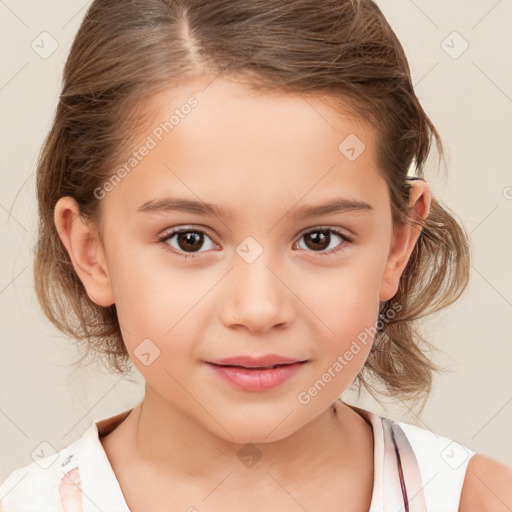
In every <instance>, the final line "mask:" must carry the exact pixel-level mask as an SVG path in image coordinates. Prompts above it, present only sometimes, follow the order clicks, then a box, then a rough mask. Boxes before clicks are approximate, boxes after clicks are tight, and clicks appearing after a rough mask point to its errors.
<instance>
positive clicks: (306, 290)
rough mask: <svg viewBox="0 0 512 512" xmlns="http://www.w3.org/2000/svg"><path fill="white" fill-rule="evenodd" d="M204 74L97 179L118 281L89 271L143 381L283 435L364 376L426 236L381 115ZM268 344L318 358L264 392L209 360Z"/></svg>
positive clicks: (163, 101) (187, 408)
mask: <svg viewBox="0 0 512 512" xmlns="http://www.w3.org/2000/svg"><path fill="white" fill-rule="evenodd" d="M205 86H206V83H202V84H200V85H196V86H188V87H182V88H179V89H175V88H173V89H172V90H171V91H169V93H166V94H162V95H160V96H159V97H157V98H155V99H153V100H152V101H151V104H150V105H148V108H149V107H151V108H152V109H155V110H154V112H157V114H156V115H155V117H154V121H153V123H152V124H151V125H150V126H149V128H148V131H147V133H146V134H145V135H144V136H143V137H142V138H141V139H140V141H139V143H137V145H136V146H134V148H133V149H134V151H135V152H136V153H135V154H134V155H127V157H126V161H127V165H126V167H125V170H124V172H123V171H120V172H118V173H117V174H118V177H120V178H121V179H120V181H119V180H117V181H112V183H114V185H112V183H111V184H106V185H105V186H104V187H103V188H102V189H101V191H100V190H97V191H96V195H97V196H98V197H102V199H101V203H102V204H101V207H102V209H103V214H104V231H103V240H104V245H103V246H102V245H101V244H100V245H99V249H100V251H99V253H98V254H99V261H100V264H101V265H102V266H103V268H104V269H105V276H106V277H105V281H101V282H100V281H99V280H96V281H94V278H92V277H84V283H85V284H86V288H87V289H88V292H89V294H90V296H91V297H92V298H94V297H95V296H96V297H97V299H96V300H97V302H101V303H102V305H109V304H112V302H115V305H116V310H117V313H118V316H119V321H120V324H121V326H122V332H123V337H124V341H125V343H126V347H127V349H128V352H129V353H130V356H131V358H132V360H133V363H134V364H135V366H136V367H137V369H138V370H139V371H140V373H141V374H142V375H143V377H144V378H145V380H146V382H147V388H146V392H147V393H150V394H153V396H155V397H158V400H159V401H160V402H162V403H163V404H165V406H166V407H169V408H172V410H174V411H178V412H179V413H180V414H183V415H185V416H186V417H188V418H192V419H193V420H195V421H197V422H199V424H201V425H203V426H204V427H205V428H206V429H208V430H209V431H211V432H213V433H215V434H216V435H218V436H220V437H223V438H226V439H229V440H231V441H235V442H249V441H252V442H258V441H260V442H268V441H274V440H278V439H281V438H284V437H286V436H288V435H290V434H291V433H293V432H294V431H296V430H298V429H299V428H300V427H302V426H304V425H305V424H306V423H308V422H309V421H311V420H312V419H314V418H316V417H317V416H319V415H320V414H321V413H322V412H325V411H326V410H327V409H328V407H329V405H330V404H331V403H332V402H333V401H334V400H335V399H336V398H337V397H338V396H339V395H340V394H341V393H343V391H345V390H346V389H347V387H348V386H349V384H350V383H351V382H352V381H353V380H354V378H355V377H356V375H357V374H358V372H359V371H360V369H361V368H362V366H363V364H364V362H365V360H366V358H367V356H368V353H369V351H370V348H371V342H372V338H373V333H374V329H373V328H374V326H375V324H376V322H377V320H378V310H379V303H380V301H385V300H388V299H390V298H391V297H392V296H393V295H394V294H395V292H396V290H397V285H398V279H399V277H400V274H401V272H402V271H403V269H404V267H405V264H406V263H407V259H408V257H409V255H410V252H411V251H412V249H413V247H414V243H415V241H416V239H417V235H418V234H419V232H418V233H416V232H415V230H411V229H409V228H405V227H404V228H400V230H398V229H397V230H396V232H395V237H393V226H392V219H391V208H390V199H389V194H388V189H387V186H386V183H385V181H384V180H383V178H382V177H381V176H380V175H379V173H378V172H377V164H376V161H377V160H376V153H375V147H376V140H375V134H374V133H373V131H372V130H371V128H370V127H368V126H365V125H363V124H362V123H361V122H357V121H355V120H353V119H351V118H348V117H340V115H339V114H337V113H335V111H334V110H331V109H330V108H329V107H328V106H327V105H326V104H324V103H322V102H321V101H320V100H319V99H318V100H314V99H311V98H307V99H306V98H305V97H303V96H301V95H296V96H292V95H278V94H263V93H254V92H250V91H249V90H248V89H246V88H244V87H243V86H241V85H239V84H235V83H233V82H228V81H224V80H222V79H220V78H217V79H216V80H215V81H214V82H213V83H211V84H210V85H209V86H207V87H206V88H205V89H204V90H203V91H202V90H201V89H203V88H204V87H205ZM169 120H171V121H169ZM165 123H167V124H165ZM144 148H145V149H144ZM130 157H132V158H133V160H129V159H130ZM124 163H125V162H121V163H120V166H119V168H121V167H122V165H123V164H124ZM126 169H129V170H128V171H127V170H126ZM113 172H117V170H115V171H113ZM421 186H423V185H420V187H421ZM421 197H422V198H423V200H422V201H418V204H420V203H422V202H423V213H425V209H426V208H428V206H426V203H425V201H426V200H428V194H425V193H424V194H423V196H421ZM426 198H427V199H426ZM327 204H332V205H334V204H335V205H336V206H332V207H326V206H325V205H327ZM207 205H210V206H207ZM320 205H324V208H323V210H324V211H322V212H321V211H316V210H320V208H319V206H320ZM420 209H421V206H420ZM176 230H180V231H182V233H181V234H180V233H178V234H175V231H176ZM336 232H338V233H336ZM187 233H188V234H187ZM100 297H101V299H100ZM266 354H277V355H280V356H284V357H287V358H290V359H292V360H295V361H306V362H305V363H302V364H298V365H296V368H297V369H296V371H295V372H294V373H293V374H292V375H291V376H289V377H288V379H286V380H284V381H283V382H281V383H280V384H279V385H275V386H274V387H267V388H261V389H259V390H258V389H257V387H250V386H251V384H250V383H251V382H252V383H253V384H252V385H253V386H257V384H254V382H255V381H256V382H267V381H266V380H265V379H266V377H262V381H259V380H258V377H256V376H255V370H248V372H252V373H251V376H252V377H251V376H250V377H249V380H248V382H249V384H247V386H249V387H247V388H243V387H240V386H239V385H236V384H233V383H230V382H228V381H227V380H225V379H224V378H222V377H221V376H220V374H219V373H218V372H217V371H215V370H214V367H213V366H212V365H211V364H209V363H208V361H213V360H218V359H222V358H230V357H235V356H241V355H248V356H253V357H258V356H262V355H266ZM267 372H269V371H267ZM274 373H275V371H274ZM291 373H292V372H291ZM271 378H272V377H271Z"/></svg>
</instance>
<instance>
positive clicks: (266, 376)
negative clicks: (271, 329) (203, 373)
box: [205, 356, 307, 392]
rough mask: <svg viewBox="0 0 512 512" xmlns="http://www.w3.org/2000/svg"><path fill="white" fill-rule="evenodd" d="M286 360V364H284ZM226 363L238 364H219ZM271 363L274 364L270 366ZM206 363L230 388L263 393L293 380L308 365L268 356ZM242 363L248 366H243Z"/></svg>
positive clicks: (293, 360)
mask: <svg viewBox="0 0 512 512" xmlns="http://www.w3.org/2000/svg"><path fill="white" fill-rule="evenodd" d="M285 360H286V362H283V361H285ZM226 361H227V362H229V363H233V362H235V363H237V364H236V365H234V364H219V363H221V362H223V363H226ZM269 361H271V362H273V363H274V364H268V362H269ZM276 361H281V362H276ZM205 363H206V366H207V367H209V368H210V369H211V370H212V371H213V374H214V375H216V376H217V377H219V378H220V379H221V380H222V381H224V382H226V383H228V384H229V385H230V386H232V387H234V388H236V389H238V390H242V391H252V392H263V391H271V390H273V389H276V388H278V387H279V386H281V385H282V384H284V383H285V382H287V381H288V380H290V379H292V378H293V377H294V376H295V375H297V374H298V373H299V372H300V370H301V368H302V367H303V366H304V365H305V364H307V361H299V360H297V359H290V358H283V357H275V356H272V357H268V356H266V357H265V358H254V357H250V358H247V357H236V358H229V359H220V360H216V362H214V361H205ZM242 363H243V364H244V365H246V366H242ZM247 365H250V366H247Z"/></svg>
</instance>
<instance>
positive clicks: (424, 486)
mask: <svg viewBox="0 0 512 512" xmlns="http://www.w3.org/2000/svg"><path fill="white" fill-rule="evenodd" d="M398 424H399V426H400V427H401V429H402V431H403V432H404V433H405V435H406V437H407V441H408V442H409V444H410V446H411V448H412V450H413V452H414V455H415V459H416V463H417V465H418V468H419V471H420V474H421V485H420V486H421V490H422V493H423V495H424V498H425V503H426V509H427V510H432V511H436V512H437V511H441V510H442V511H445V512H447V511H450V512H454V511H457V510H458V506H459V503H460V497H461V491H462V486H463V482H464V479H465V475H466V471H467V468H468V465H469V463H470V461H471V460H472V459H473V457H474V456H475V455H476V452H475V451H473V450H471V449H470V448H468V447H466V446H464V445H463V444H461V443H458V442H457V441H454V440H452V439H449V438H447V437H444V436H441V435H439V434H437V433H436V432H433V431H431V430H429V429H427V428H421V427H418V426H416V425H411V424H408V423H403V422H398ZM468 512H471V511H468ZM479 512H482V511H479ZM508 512H510V511H508Z"/></svg>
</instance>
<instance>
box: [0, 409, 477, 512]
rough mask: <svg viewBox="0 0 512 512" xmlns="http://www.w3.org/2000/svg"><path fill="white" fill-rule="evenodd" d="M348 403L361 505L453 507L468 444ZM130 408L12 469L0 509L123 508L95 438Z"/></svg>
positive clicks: (82, 511)
mask: <svg viewBox="0 0 512 512" xmlns="http://www.w3.org/2000/svg"><path fill="white" fill-rule="evenodd" d="M346 405H349V404H346ZM349 407H351V408H352V409H353V410H354V411H356V412H357V413H358V414H360V415H361V416H362V417H363V418H364V419H365V420H366V421H367V422H368V423H369V424H370V425H371V427H372V430H373V439H374V484H373V491H372V498H371V505H370V510H369V512H457V511H458V505H459V501H460V494H461V490H462V484H463V482H464V476H465V473H466V467H467V464H468V462H469V459H470V458H471V457H472V456H473V455H475V452H474V451H472V450H470V449H469V448H466V447H464V446H462V445H460V444H458V443H456V442H454V441H451V440H450V439H447V438H445V437H441V436H438V435H437V434H435V433H433V432H430V431H429V430H426V429H422V428H420V427H416V426H414V425H409V424H406V423H402V422H395V421H393V420H390V419H389V418H385V417H382V416H378V415H376V414H374V413H372V412H370V411H367V410H364V409H360V408H358V407H355V406H352V405H349ZM131 410H132V409H129V410H127V411H124V412H122V413H119V414H117V415H115V416H111V417H108V418H103V419H96V420H94V421H93V424H92V425H91V426H90V427H89V429H88V430H87V431H86V432H85V433H84V434H83V436H82V437H81V438H80V439H78V440H77V441H75V442H74V443H72V444H70V445H69V446H68V447H66V448H63V449H62V450H60V451H59V452H58V453H57V454H53V455H50V456H47V457H44V458H41V459H40V460H38V461H37V462H32V463H31V464H29V465H27V466H24V467H21V468H19V469H16V470H14V471H13V472H12V473H11V474H10V475H9V476H8V477H7V479H6V480H4V482H3V483H2V484H1V485H0V512H98V511H99V510H101V511H102V512H130V509H129V508H128V505H127V504H126V501H125V499H124V496H123V493H122V491H121V488H120V486H119V482H118V480H117V478H116V476H115V473H114V471H113V469H112V466H111V465H110V462H109V460H108V458H107V455H106V453H105V450H104V449H103V445H102V444H101V442H100V439H99V437H100V436H104V435H107V434H108V433H109V432H110V431H112V430H113V429H114V428H116V427H117V426H118V425H119V423H121V422H122V421H123V420H124V419H125V418H126V416H128V414H129V413H130V411H131Z"/></svg>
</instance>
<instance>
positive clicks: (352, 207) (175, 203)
mask: <svg viewBox="0 0 512 512" xmlns="http://www.w3.org/2000/svg"><path fill="white" fill-rule="evenodd" d="M173 211H180V212H185V213H193V214H197V215H205V216H207V215H214V216H216V217H219V218H222V219H225V220H233V219H234V218H235V215H234V214H233V212H231V211H230V210H228V209H226V208H224V207H223V206H220V205H215V204H211V203H204V202H202V201H195V200H192V199H182V198H172V197H164V198H162V199H152V200H151V201H147V202H146V203H144V204H142V205H141V206H140V207H139V208H138V209H137V212H138V213H149V214H152V213H165V212H173ZM348 211H367V212H373V211H374V209H373V207H372V206H371V205H370V204H368V203H367V202H365V201H359V200H354V199H343V198H334V199H331V200H330V201H327V202H325V203H322V204H317V205H304V206H301V207H298V208H292V209H291V210H290V211H289V212H288V213H287V215H290V216H291V217H292V218H294V219H301V218H307V217H320V216H322V215H329V214H332V213H343V212H348Z"/></svg>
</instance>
